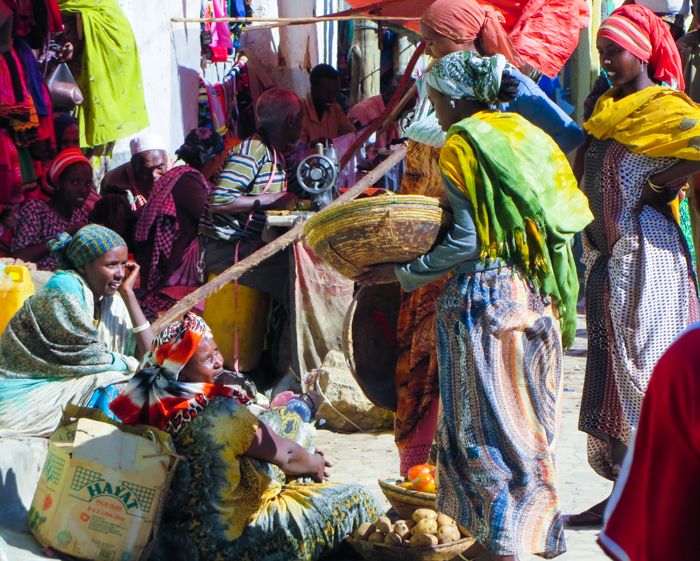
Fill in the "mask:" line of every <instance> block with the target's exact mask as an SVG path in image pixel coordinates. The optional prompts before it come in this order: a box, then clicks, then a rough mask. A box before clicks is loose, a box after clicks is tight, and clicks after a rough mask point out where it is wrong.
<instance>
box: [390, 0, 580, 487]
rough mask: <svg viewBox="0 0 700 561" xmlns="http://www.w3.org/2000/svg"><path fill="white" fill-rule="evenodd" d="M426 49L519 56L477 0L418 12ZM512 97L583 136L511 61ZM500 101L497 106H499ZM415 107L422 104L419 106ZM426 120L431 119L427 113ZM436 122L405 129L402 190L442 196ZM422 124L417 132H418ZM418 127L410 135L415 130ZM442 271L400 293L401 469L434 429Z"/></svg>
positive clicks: (559, 135) (555, 128)
mask: <svg viewBox="0 0 700 561" xmlns="http://www.w3.org/2000/svg"><path fill="white" fill-rule="evenodd" d="M420 27H421V32H422V34H423V38H424V40H425V42H426V54H429V55H431V56H432V57H434V58H436V59H439V58H441V57H443V56H445V55H447V54H450V53H453V52H458V51H471V52H478V53H481V54H482V55H495V54H502V55H504V56H505V57H506V58H507V59H508V60H509V61H510V62H511V63H513V64H516V65H518V66H519V65H521V64H522V61H521V59H520V56H519V55H518V53H517V51H516V50H515V48H514V47H513V45H512V43H511V41H510V39H509V37H508V34H507V33H506V32H505V30H504V29H503V26H502V25H501V23H500V21H499V18H498V14H497V13H496V12H494V10H493V9H492V8H487V7H484V6H481V5H480V4H479V3H478V2H476V0H438V1H437V2H435V3H434V4H432V5H431V6H430V8H428V10H427V11H426V12H425V13H424V14H423V17H422V21H421V24H420ZM512 74H513V75H514V76H516V77H517V79H518V92H517V95H516V98H515V99H514V100H513V101H512V102H511V103H509V104H503V105H504V106H505V107H507V110H508V111H511V112H514V113H519V114H520V115H522V116H523V117H525V118H526V119H528V120H529V121H530V122H531V123H532V124H534V125H535V126H538V127H539V128H541V129H543V130H544V131H545V132H547V133H548V134H549V135H550V136H552V138H554V140H555V141H556V142H557V143H558V144H559V147H560V148H561V149H562V150H563V151H564V152H569V151H571V150H574V149H576V147H577V146H579V145H580V144H581V143H583V133H582V132H581V130H580V129H579V128H578V126H577V125H576V123H575V122H574V121H573V120H571V119H570V118H569V117H568V116H567V115H566V114H565V113H564V112H563V111H562V110H561V109H559V108H558V107H557V106H556V105H555V104H554V103H553V102H552V101H551V100H550V99H549V98H548V97H547V96H546V95H545V94H544V92H543V91H542V90H541V89H540V88H539V87H538V86H537V85H536V84H535V83H534V82H533V81H532V80H530V79H529V78H528V77H526V76H524V75H523V74H521V73H520V72H518V71H517V70H515V69H512ZM501 109H503V107H501ZM419 112H420V111H419ZM426 121H429V119H427V120H426ZM434 124H435V127H434V130H430V128H429V127H425V129H426V130H425V131H423V126H422V124H421V123H418V125H417V126H416V127H413V131H411V130H410V129H409V135H408V136H409V138H411V139H412V140H409V143H408V153H407V156H406V172H405V174H404V180H403V184H402V186H401V193H402V194H404V195H425V196H428V197H438V198H440V199H443V200H446V195H445V190H444V188H443V186H442V182H441V180H440V170H439V167H438V157H439V154H440V149H439V148H437V147H436V146H439V145H441V142H442V141H443V140H444V138H443V137H444V133H443V132H442V130H440V128H439V126H438V125H437V122H435V123H434ZM418 131H420V132H418ZM414 132H416V134H415V136H414V135H413V133H414ZM413 139H415V140H413ZM446 281H447V278H440V279H437V280H436V281H435V282H433V283H430V284H428V285H426V286H423V287H420V288H418V289H416V290H414V291H413V292H411V293H403V295H402V304H401V311H400V315H399V326H398V347H399V353H398V363H397V368H396V386H397V392H398V409H397V411H396V421H395V437H396V444H397V446H398V448H399V454H400V457H401V475H404V476H405V475H406V474H407V472H408V470H409V469H410V468H411V467H412V466H414V465H417V464H422V463H425V462H426V461H427V460H428V456H429V454H430V448H431V446H432V443H433V439H434V437H435V430H436V427H437V412H438V364H437V355H436V351H435V349H436V342H435V301H436V299H437V297H438V296H440V294H442V290H443V287H444V285H445V282H446Z"/></svg>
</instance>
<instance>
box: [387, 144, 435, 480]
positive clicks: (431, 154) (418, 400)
mask: <svg viewBox="0 0 700 561" xmlns="http://www.w3.org/2000/svg"><path fill="white" fill-rule="evenodd" d="M439 157H440V149H439V148H433V147H431V146H427V145H426V144H420V143H418V142H414V141H409V143H408V154H407V156H406V172H405V174H404V178H403V183H402V184H401V194H402V195H423V196H426V197H437V198H439V199H442V200H443V201H445V202H446V201H447V194H446V193H445V188H444V187H443V185H442V179H441V176H440V167H439V165H438V159H439ZM447 278H448V277H443V278H441V279H439V280H437V281H435V282H432V283H430V284H428V285H426V286H422V287H420V288H417V289H416V290H414V291H412V292H405V291H404V290H402V291H401V309H400V311H399V325H398V334H397V345H398V360H397V364H396V390H397V393H398V406H397V410H396V419H395V422H394V435H395V438H396V445H397V447H398V449H399V457H400V459H401V475H402V476H404V477H405V476H406V474H407V473H408V470H409V469H411V468H412V467H413V466H415V465H418V464H423V463H425V462H426V461H428V457H429V456H430V449H431V447H432V444H433V440H434V438H435V431H436V430H437V409H438V404H439V395H440V394H439V381H438V358H437V344H436V330H435V301H436V300H437V298H438V296H440V295H441V294H442V291H443V288H444V286H445V283H446V282H447Z"/></svg>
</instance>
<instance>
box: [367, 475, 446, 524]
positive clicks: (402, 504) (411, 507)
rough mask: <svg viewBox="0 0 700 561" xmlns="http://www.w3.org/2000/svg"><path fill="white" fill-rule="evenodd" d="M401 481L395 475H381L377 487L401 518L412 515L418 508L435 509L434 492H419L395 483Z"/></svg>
mask: <svg viewBox="0 0 700 561" xmlns="http://www.w3.org/2000/svg"><path fill="white" fill-rule="evenodd" d="M400 481H402V480H401V479H396V478H395V477H382V478H381V479H380V480H379V487H380V489H381V490H382V493H384V496H385V497H386V499H387V501H389V503H390V504H391V506H393V507H394V510H396V512H398V513H399V515H400V516H401V517H403V518H411V517H413V513H414V512H415V511H416V510H418V509H419V508H431V509H433V510H435V494H434V493H421V492H420V491H413V490H411V489H406V488H405V487H401V486H399V485H397V483H399V482H400Z"/></svg>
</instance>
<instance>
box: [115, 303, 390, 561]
mask: <svg viewBox="0 0 700 561" xmlns="http://www.w3.org/2000/svg"><path fill="white" fill-rule="evenodd" d="M222 371H223V360H222V356H221V353H219V349H218V347H217V345H216V342H215V341H214V339H213V337H212V334H211V331H210V330H209V327H207V325H206V323H204V321H203V320H202V319H201V318H199V317H197V316H195V315H194V314H191V313H190V314H187V315H186V316H185V317H184V318H183V320H182V321H178V322H175V323H172V324H170V325H169V326H168V327H166V328H165V330H164V331H163V332H162V333H161V334H160V335H159V336H158V337H157V338H156V340H155V341H154V343H153V352H152V353H151V354H150V355H149V356H148V357H147V358H146V360H145V368H144V369H143V370H141V371H140V372H138V373H137V374H136V375H135V376H134V378H133V379H132V381H131V382H130V383H129V385H128V386H127V389H126V390H125V391H124V393H123V394H122V395H121V396H120V397H118V398H117V399H116V400H115V401H114V402H113V403H112V404H111V408H112V411H114V413H115V414H116V415H117V416H118V417H119V418H120V419H121V420H122V421H123V422H124V423H128V424H136V423H145V424H148V425H151V426H155V427H158V428H160V429H162V430H166V431H168V432H170V433H171V434H172V436H173V439H174V441H175V446H176V448H177V453H178V454H180V455H181V456H184V457H185V458H187V461H185V462H183V463H181V464H180V466H179V468H178V471H177V473H176V476H175V480H174V481H173V485H172V494H171V496H170V498H169V500H168V503H167V504H166V510H165V515H164V519H163V525H162V527H161V531H160V535H159V538H158V539H159V545H158V547H157V548H156V551H155V552H154V555H153V556H152V559H158V560H161V559H162V560H166V559H167V560H168V561H180V560H183V561H184V560H187V561H213V560H214V559H229V560H233V559H275V560H277V561H292V560H303V561H310V560H314V559H318V558H319V557H321V556H324V555H327V554H329V553H330V552H331V551H332V550H333V549H334V548H336V547H337V546H338V545H339V544H340V543H341V541H342V540H343V538H344V537H345V535H346V534H347V533H349V532H352V531H354V530H355V529H356V528H357V526H359V525H360V524H361V523H363V522H367V521H371V520H373V519H374V518H375V516H377V509H378V505H377V504H376V502H375V499H374V497H373V496H372V494H371V493H370V492H369V491H367V490H365V489H364V488H362V487H360V486H359V485H353V484H345V483H322V481H323V479H324V478H325V477H327V476H328V474H327V473H326V468H327V467H329V466H330V464H329V463H328V462H326V461H325V459H324V456H323V452H321V451H320V450H316V449H315V447H314V444H313V429H312V428H311V426H310V425H308V424H306V423H303V422H302V421H301V419H300V418H299V416H298V415H296V414H295V413H290V412H288V411H287V410H286V408H283V407H280V408H274V409H270V410H268V411H266V412H264V413H263V414H262V415H261V417H260V420H258V419H257V418H256V417H255V416H254V415H253V414H252V413H251V412H250V411H248V409H247V408H246V407H244V406H243V405H242V404H241V401H246V400H247V398H245V397H243V396H242V394H237V393H234V391H233V390H232V389H230V388H227V387H226V386H221V385H217V384H216V381H217V377H218V376H219V375H220V374H221V373H222ZM304 476H306V477H310V478H311V479H313V481H315V483H306V482H301V480H299V481H293V478H296V477H304ZM288 481H290V482H288Z"/></svg>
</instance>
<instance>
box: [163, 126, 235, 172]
mask: <svg viewBox="0 0 700 561" xmlns="http://www.w3.org/2000/svg"><path fill="white" fill-rule="evenodd" d="M224 148H225V145H224V139H223V138H221V135H220V134H219V133H218V132H216V131H215V130H212V129H208V128H206V127H199V128H196V129H192V130H191V131H190V133H189V134H188V135H187V137H186V138H185V143H184V144H183V145H182V146H180V148H178V149H177V150H176V151H175V154H177V156H178V157H179V158H180V159H181V160H182V161H183V162H185V163H186V164H187V165H188V166H192V167H193V168H195V169H201V167H202V166H203V165H204V162H206V161H207V160H209V159H211V158H214V157H215V156H218V155H219V154H221V153H222V152H223V151H224Z"/></svg>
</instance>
